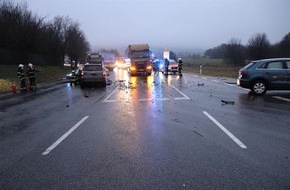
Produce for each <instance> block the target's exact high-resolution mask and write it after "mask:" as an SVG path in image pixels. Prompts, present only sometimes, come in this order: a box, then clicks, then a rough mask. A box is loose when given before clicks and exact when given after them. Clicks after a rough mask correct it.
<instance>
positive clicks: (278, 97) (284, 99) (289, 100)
mask: <svg viewBox="0 0 290 190" xmlns="http://www.w3.org/2000/svg"><path fill="white" fill-rule="evenodd" d="M273 98H276V99H279V100H283V101H286V102H290V99H288V98H283V97H280V96H273Z"/></svg>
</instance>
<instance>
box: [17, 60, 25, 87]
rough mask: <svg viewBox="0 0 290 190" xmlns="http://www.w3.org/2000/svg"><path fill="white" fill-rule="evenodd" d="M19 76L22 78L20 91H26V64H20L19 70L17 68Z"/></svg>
mask: <svg viewBox="0 0 290 190" xmlns="http://www.w3.org/2000/svg"><path fill="white" fill-rule="evenodd" d="M17 76H18V78H19V80H20V91H21V92H24V91H25V90H26V82H25V72H24V65H22V64H19V66H18V70H17Z"/></svg>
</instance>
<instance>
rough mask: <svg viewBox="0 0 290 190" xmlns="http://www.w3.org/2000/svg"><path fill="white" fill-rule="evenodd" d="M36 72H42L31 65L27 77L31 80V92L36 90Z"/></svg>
mask: <svg viewBox="0 0 290 190" xmlns="http://www.w3.org/2000/svg"><path fill="white" fill-rule="evenodd" d="M36 72H40V70H37V69H36V68H35V67H34V66H33V65H32V64H31V63H29V64H28V68H27V71H26V76H27V78H28V80H29V85H30V90H33V91H34V90H36V76H35V73H36Z"/></svg>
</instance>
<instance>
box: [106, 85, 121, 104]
mask: <svg viewBox="0 0 290 190" xmlns="http://www.w3.org/2000/svg"><path fill="white" fill-rule="evenodd" d="M117 90H118V87H116V88H115V90H113V91H112V92H111V93H110V94H109V95H108V96H107V97H106V98H105V99H104V100H103V102H112V100H108V99H109V98H110V97H111V96H112V95H113V94H114V93H115V92H116V91H117Z"/></svg>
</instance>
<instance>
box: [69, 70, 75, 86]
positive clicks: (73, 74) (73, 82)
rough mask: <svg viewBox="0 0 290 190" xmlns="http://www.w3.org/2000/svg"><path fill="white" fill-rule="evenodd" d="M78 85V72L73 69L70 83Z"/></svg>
mask: <svg viewBox="0 0 290 190" xmlns="http://www.w3.org/2000/svg"><path fill="white" fill-rule="evenodd" d="M72 84H74V85H76V72H75V70H72V72H71V77H70V85H72Z"/></svg>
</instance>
